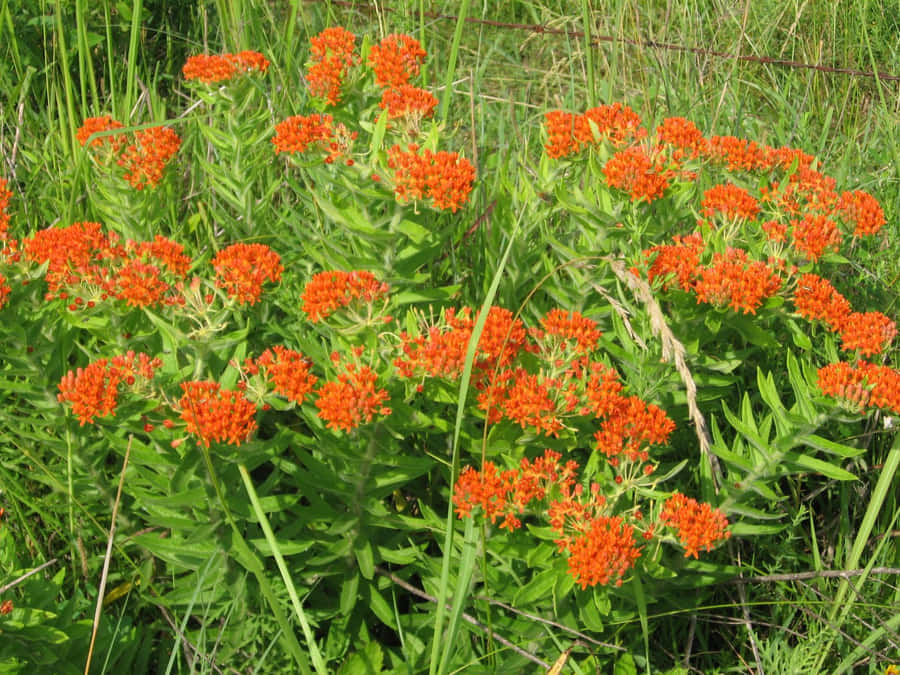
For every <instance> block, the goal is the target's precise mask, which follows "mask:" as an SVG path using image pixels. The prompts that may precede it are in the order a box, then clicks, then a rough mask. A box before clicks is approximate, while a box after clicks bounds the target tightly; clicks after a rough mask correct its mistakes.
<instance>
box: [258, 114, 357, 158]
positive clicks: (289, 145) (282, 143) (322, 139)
mask: <svg viewBox="0 0 900 675" xmlns="http://www.w3.org/2000/svg"><path fill="white" fill-rule="evenodd" d="M356 137H357V132H355V131H354V132H352V133H351V132H350V130H348V129H347V127H346V126H344V125H343V124H334V118H333V117H332V116H331V115H318V114H313V115H306V116H303V115H294V116H293V117H288V118H287V119H286V120H284V121H283V122H279V123H278V124H276V125H275V135H274V136H273V137H272V144H273V145H274V146H275V154H276V155H277V154H278V153H280V152H288V153H294V152H306V150H307V149H308V148H310V147H312V148H313V149H315V150H316V151H318V152H322V153H324V154H325V163H326V164H331V163H332V162H333V161H334V160H335V159H337V158H338V157H341V156H342V155H345V154H347V153H348V152H349V151H350V146H351V145H352V143H353V141H354V140H355V139H356ZM348 161H350V160H348Z"/></svg>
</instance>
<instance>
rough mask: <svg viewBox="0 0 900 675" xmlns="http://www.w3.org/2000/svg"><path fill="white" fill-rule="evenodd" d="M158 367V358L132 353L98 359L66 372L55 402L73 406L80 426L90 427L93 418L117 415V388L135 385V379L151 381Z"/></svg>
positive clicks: (159, 364) (159, 362) (160, 363)
mask: <svg viewBox="0 0 900 675" xmlns="http://www.w3.org/2000/svg"><path fill="white" fill-rule="evenodd" d="M160 366H162V361H161V360H160V359H151V358H150V357H149V356H147V354H143V353H139V354H135V352H133V351H129V352H128V353H126V354H124V355H121V356H115V357H113V358H112V359H99V360H97V361H94V362H93V363H90V364H88V366H87V367H85V368H78V369H77V370H70V371H69V372H68V373H66V374H65V375H64V376H63V378H62V380H60V383H59V394H58V395H57V399H58V400H59V402H60V403H66V402H67V403H71V404H72V412H73V413H75V415H77V416H78V420H79V424H80V425H81V426H84V425H85V424H92V423H93V422H94V418H95V417H107V416H110V415H115V414H116V407H117V405H118V396H119V385H121V384H123V383H124V384H125V385H126V386H134V385H135V383H136V380H137V378H142V379H144V380H150V379H152V378H153V375H154V373H155V372H156V369H157V368H159V367H160Z"/></svg>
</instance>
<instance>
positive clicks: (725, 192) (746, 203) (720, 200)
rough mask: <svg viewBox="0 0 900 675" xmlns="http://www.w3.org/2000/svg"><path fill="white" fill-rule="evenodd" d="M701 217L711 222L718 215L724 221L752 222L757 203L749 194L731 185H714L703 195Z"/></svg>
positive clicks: (757, 208)
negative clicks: (740, 220) (720, 215)
mask: <svg viewBox="0 0 900 675" xmlns="http://www.w3.org/2000/svg"><path fill="white" fill-rule="evenodd" d="M700 206H701V207H702V212H703V215H704V216H706V217H707V219H708V220H709V222H712V219H713V217H714V216H715V215H716V214H717V213H719V214H722V217H723V218H725V219H726V220H737V219H743V220H753V219H754V218H756V216H757V215H758V214H759V203H757V201H756V199H754V198H753V197H752V196H751V195H750V193H749V192H747V191H746V190H744V189H743V188H739V187H738V186H737V185H734V184H733V183H725V184H722V185H715V186H713V187H711V188H710V189H709V190H707V191H706V192H704V193H703V200H702V201H701V202H700Z"/></svg>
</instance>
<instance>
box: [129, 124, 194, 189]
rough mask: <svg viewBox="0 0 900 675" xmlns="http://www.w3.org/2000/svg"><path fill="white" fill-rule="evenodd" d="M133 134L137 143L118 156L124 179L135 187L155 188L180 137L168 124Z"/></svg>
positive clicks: (179, 145)
mask: <svg viewBox="0 0 900 675" xmlns="http://www.w3.org/2000/svg"><path fill="white" fill-rule="evenodd" d="M134 135H135V138H136V139H137V142H136V143H135V144H133V145H129V146H128V147H127V148H125V150H124V151H123V152H122V156H121V157H120V158H119V166H121V167H122V168H123V169H124V170H125V175H124V178H125V180H126V181H128V182H129V183H130V184H131V186H132V187H133V188H134V189H136V190H143V189H144V188H145V187H151V188H152V187H156V185H157V184H158V183H159V181H161V180H162V177H163V172H164V171H165V169H166V166H167V165H168V163H169V160H170V159H172V157H174V156H175V153H176V152H178V148H180V147H181V138H179V136H178V134H176V133H175V132H174V131H172V129H170V128H169V127H151V128H149V129H143V130H141V131H136V132H135V134H134Z"/></svg>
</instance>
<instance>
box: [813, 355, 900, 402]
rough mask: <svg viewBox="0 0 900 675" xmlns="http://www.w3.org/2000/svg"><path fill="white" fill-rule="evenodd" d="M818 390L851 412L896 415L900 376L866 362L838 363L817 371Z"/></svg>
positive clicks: (880, 366)
mask: <svg viewBox="0 0 900 675" xmlns="http://www.w3.org/2000/svg"><path fill="white" fill-rule="evenodd" d="M818 386H819V389H821V390H822V393H823V394H825V395H826V396H832V397H834V398H837V399H840V400H841V401H842V402H843V403H844V404H846V405H848V406H849V407H850V408H851V409H852V410H854V411H855V412H859V413H862V412H863V411H864V410H865V409H866V408H881V409H882V410H890V411H891V412H893V413H895V414H898V415H900V372H898V371H896V370H894V369H893V368H889V367H888V366H882V365H878V364H875V363H869V362H868V361H861V360H860V361H857V362H856V365H855V366H853V365H851V364H849V363H845V362H843V361H839V362H837V363H831V364H829V365H827V366H825V367H823V368H819V372H818Z"/></svg>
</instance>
